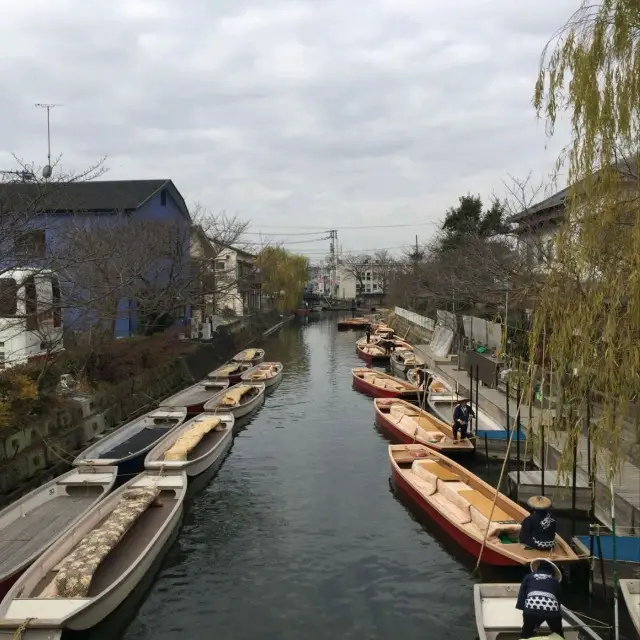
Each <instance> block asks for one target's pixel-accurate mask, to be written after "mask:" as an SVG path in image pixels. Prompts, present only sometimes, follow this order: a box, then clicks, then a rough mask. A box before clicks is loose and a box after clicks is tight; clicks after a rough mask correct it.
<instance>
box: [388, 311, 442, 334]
mask: <svg viewBox="0 0 640 640" xmlns="http://www.w3.org/2000/svg"><path fill="white" fill-rule="evenodd" d="M395 314H396V315H397V316H400V317H401V318H404V319H405V320H408V321H409V322H413V324H416V325H418V326H419V327H422V328H423V329H427V330H428V331H433V330H434V329H435V328H436V322H435V320H432V319H431V318H427V317H426V316H421V315H420V314H418V313H414V312H413V311H407V310H406V309H403V308H402V307H396V308H395Z"/></svg>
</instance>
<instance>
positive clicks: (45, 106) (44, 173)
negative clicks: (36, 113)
mask: <svg viewBox="0 0 640 640" xmlns="http://www.w3.org/2000/svg"><path fill="white" fill-rule="evenodd" d="M35 106H36V107H38V108H39V109H46V110H47V166H46V167H45V168H44V169H43V170H42V177H43V178H44V179H45V180H48V179H49V178H50V177H51V173H52V171H53V169H52V168H51V109H53V108H54V107H61V106H62V105H61V104H46V103H42V102H36V105H35Z"/></svg>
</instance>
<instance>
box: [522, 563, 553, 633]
mask: <svg viewBox="0 0 640 640" xmlns="http://www.w3.org/2000/svg"><path fill="white" fill-rule="evenodd" d="M561 583H562V572H561V571H560V569H558V567H557V566H556V565H555V564H553V562H551V561H550V560H545V559H543V558H536V559H535V560H533V561H532V562H531V573H529V574H527V575H526V576H525V577H524V580H523V581H522V584H521V585H520V591H519V592H518V600H517V602H516V609H519V610H520V611H522V630H521V632H520V637H521V638H533V637H534V636H535V635H536V630H537V629H538V628H539V627H540V625H542V624H543V623H544V622H546V623H547V624H548V625H549V629H550V630H551V631H552V632H553V633H557V634H558V635H559V636H561V637H563V638H564V633H563V631H562V609H561V605H560V598H561V597H562V584H561Z"/></svg>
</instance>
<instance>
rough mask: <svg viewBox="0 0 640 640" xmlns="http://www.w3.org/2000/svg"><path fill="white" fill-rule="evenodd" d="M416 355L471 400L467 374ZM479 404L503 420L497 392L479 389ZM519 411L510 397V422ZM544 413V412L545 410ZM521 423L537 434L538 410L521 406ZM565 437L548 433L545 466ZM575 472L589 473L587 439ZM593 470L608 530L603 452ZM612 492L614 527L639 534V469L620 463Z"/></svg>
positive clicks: (422, 348) (502, 399)
mask: <svg viewBox="0 0 640 640" xmlns="http://www.w3.org/2000/svg"><path fill="white" fill-rule="evenodd" d="M416 353H418V354H419V355H421V356H422V357H423V358H424V359H425V362H427V364H428V366H429V367H431V368H432V369H433V370H434V371H435V372H437V373H439V374H440V375H442V376H443V377H445V378H446V379H448V380H449V382H451V383H452V384H453V385H454V388H455V386H456V384H457V387H458V389H459V392H460V393H461V394H464V395H467V396H469V397H471V396H470V395H469V394H470V390H469V387H470V382H469V373H468V372H467V371H460V370H458V365H457V364H455V363H454V364H452V363H450V362H448V361H447V362H443V361H442V360H443V359H439V360H434V359H433V357H432V354H431V352H430V350H429V348H428V345H418V346H417V347H416ZM473 391H474V394H473V400H474V402H475V389H474V390H473ZM478 396H479V397H478V403H479V405H480V408H481V409H484V410H485V411H486V412H487V413H489V414H490V415H492V416H493V417H494V418H495V419H496V420H503V421H506V402H507V397H506V395H505V394H504V393H503V392H502V391H499V390H498V389H489V388H487V387H483V386H480V387H479V389H478ZM517 410H518V402H517V400H516V399H514V398H509V415H510V418H511V420H512V421H513V419H514V417H515V415H516V412H517ZM545 413H547V411H545ZM520 418H521V420H520V422H521V426H522V429H523V430H525V431H526V430H527V429H528V427H529V423H531V428H532V430H533V432H534V433H537V432H538V426H539V424H540V421H541V418H542V411H541V410H540V409H538V408H537V407H532V408H531V415H529V407H528V406H523V407H521V412H520ZM565 442H566V435H564V434H561V433H558V434H550V433H549V434H548V436H546V437H545V444H546V445H547V446H546V447H545V450H546V452H547V453H546V455H545V460H546V464H545V467H546V468H547V469H549V468H552V469H553V468H557V465H558V462H559V460H560V456H561V452H562V451H563V449H564V444H565ZM533 459H534V462H535V463H536V464H537V465H539V464H540V459H539V451H536V452H534V457H533ZM577 461H578V470H579V471H580V472H582V473H583V474H584V475H585V476H586V474H587V471H588V465H587V439H586V438H585V437H584V436H580V437H579V439H578V446H577ZM596 467H597V468H596V470H595V498H596V510H595V511H596V512H595V516H596V517H597V518H598V520H600V522H602V523H603V524H604V525H606V526H608V527H611V490H610V484H609V475H610V469H611V461H610V458H609V456H608V455H606V453H602V452H601V453H600V455H599V456H598V458H597V464H596ZM613 490H614V494H615V512H616V526H617V528H618V533H619V534H620V535H640V469H638V467H636V466H634V465H633V464H631V463H630V462H623V463H622V464H621V465H620V468H619V470H618V472H617V473H616V474H615V477H614V479H613Z"/></svg>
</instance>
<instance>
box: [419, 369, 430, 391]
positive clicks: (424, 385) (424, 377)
mask: <svg viewBox="0 0 640 640" xmlns="http://www.w3.org/2000/svg"><path fill="white" fill-rule="evenodd" d="M417 375H418V389H420V390H421V391H424V390H425V389H428V388H429V385H430V384H431V380H432V379H433V378H432V376H430V375H429V374H428V372H427V370H426V369H422V368H419V369H418V373H417Z"/></svg>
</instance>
